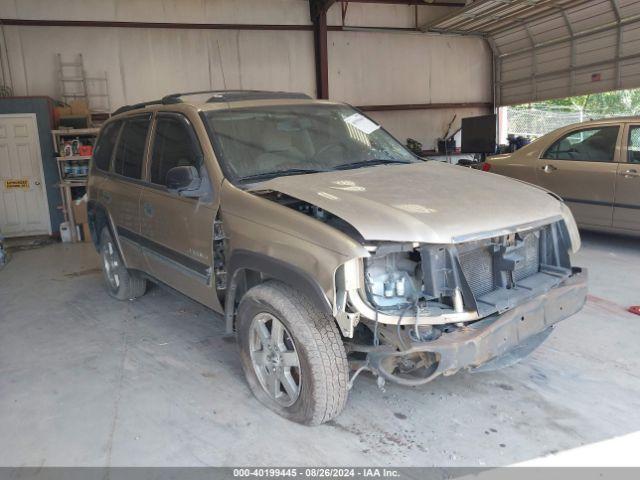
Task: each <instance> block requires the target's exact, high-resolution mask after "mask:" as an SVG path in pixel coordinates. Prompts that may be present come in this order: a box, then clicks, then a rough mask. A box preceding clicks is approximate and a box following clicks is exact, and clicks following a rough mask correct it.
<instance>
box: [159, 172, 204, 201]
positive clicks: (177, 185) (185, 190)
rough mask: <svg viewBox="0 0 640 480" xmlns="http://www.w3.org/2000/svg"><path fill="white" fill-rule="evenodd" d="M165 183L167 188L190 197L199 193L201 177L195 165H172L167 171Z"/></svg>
mask: <svg viewBox="0 0 640 480" xmlns="http://www.w3.org/2000/svg"><path fill="white" fill-rule="evenodd" d="M166 183H167V188H168V189H169V190H174V191H176V192H178V194H180V195H181V196H183V197H191V196H197V194H199V193H200V184H201V183H202V179H201V178H200V174H199V173H198V170H197V169H196V167H193V166H184V167H173V168H172V169H171V170H169V171H168V172H167V182H166ZM196 193H197V194H196ZM193 194H196V195H193Z"/></svg>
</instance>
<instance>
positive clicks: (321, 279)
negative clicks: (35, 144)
mask: <svg viewBox="0 0 640 480" xmlns="http://www.w3.org/2000/svg"><path fill="white" fill-rule="evenodd" d="M88 207H89V217H90V225H91V231H92V234H93V240H94V242H95V245H96V247H97V248H98V250H99V252H100V254H101V258H102V264H103V269H104V276H105V280H106V285H107V288H108V291H109V293H110V294H111V295H112V296H114V297H115V298H118V299H121V300H127V299H133V298H135V297H139V296H141V295H143V294H144V292H145V288H146V282H147V281H148V280H151V281H153V282H156V283H159V284H163V285H166V286H168V287H170V288H172V289H175V290H178V291H180V292H181V293H183V294H186V295H187V296H189V297H191V298H192V299H194V300H196V301H198V302H200V303H202V304H204V305H206V306H208V307H210V308H211V309H212V310H213V311H215V312H218V313H220V314H223V316H224V321H225V322H226V329H227V333H229V334H235V335H236V336H237V339H238V344H239V347H240V358H241V361H242V365H243V368H244V371H245V374H246V377H247V380H248V382H249V385H250V386H251V389H252V390H253V392H254V394H255V395H256V396H257V397H258V399H260V401H262V402H263V403H264V404H265V405H266V406H268V407H269V408H271V409H272V410H274V411H276V412H278V413H279V414H281V415H283V416H284V417H286V418H289V419H291V420H294V421H296V422H300V423H306V424H318V423H322V422H325V421H328V420H330V419H331V418H333V417H335V416H336V415H337V414H338V413H339V412H340V411H341V410H342V409H343V407H344V405H345V402H346V399H347V393H348V390H349V388H350V387H351V385H352V384H353V380H354V379H355V377H356V376H357V375H358V374H359V373H360V372H362V371H365V370H367V371H370V372H371V373H372V374H374V375H376V376H377V377H378V382H379V384H380V385H382V384H384V382H385V381H393V382H397V383H400V384H402V385H411V386H414V385H421V384H424V383H426V382H428V381H430V380H432V379H434V378H435V377H437V376H438V375H451V374H453V373H455V372H457V371H458V370H460V369H470V370H475V369H479V368H483V369H488V368H497V367H500V366H504V365H508V364H510V363H513V362H514V361H516V360H517V359H519V358H521V357H523V356H524V355H526V354H527V353H529V352H530V351H531V350H533V349H534V348H535V347H537V346H538V345H539V344H540V343H541V342H542V341H543V340H544V339H545V338H546V337H547V336H548V335H549V333H550V331H551V329H552V326H553V325H554V324H555V323H557V322H559V321H560V320H562V319H565V318H567V317H569V316H570V315H572V314H574V313H575V312H577V311H578V310H580V308H581V307H582V305H583V304H584V301H585V297H586V291H587V289H586V272H585V271H583V270H581V269H580V268H577V267H573V266H572V265H571V262H570V258H569V254H570V252H571V251H576V250H577V249H578V248H579V246H580V237H579V235H578V231H577V229H576V224H575V222H574V220H573V217H572V215H571V213H570V211H569V209H568V208H567V207H566V206H565V204H564V203H563V202H562V201H561V200H559V199H558V198H557V197H555V196H553V195H550V194H549V193H548V192H546V191H543V190H540V189H539V188H537V187H534V186H530V185H525V184H523V183H521V182H517V181H514V180H510V179H508V178H505V177H502V176H498V175H486V174H484V173H482V172H480V171H476V170H472V169H468V168H461V167H457V166H451V165H446V164H442V163H439V162H433V161H424V160H422V159H419V158H417V157H415V156H414V155H413V154H411V153H410V152H409V151H408V150H407V149H406V148H405V147H404V146H403V145H401V144H400V143H399V142H398V141H397V140H395V139H394V138H393V137H392V136H391V135H390V134H389V133H387V132H386V131H385V130H384V129H383V128H381V127H380V125H378V124H376V123H375V122H374V121H372V120H371V119H369V118H367V117H366V116H364V115H363V114H361V113H360V112H358V111H357V110H355V109H354V108H353V107H350V106H348V105H345V104H341V103H335V102H329V101H318V100H312V99H311V98H309V97H307V96H306V95H301V94H291V93H282V92H257V91H224V92H195V93H189V94H175V95H169V96H167V97H165V98H163V99H162V100H159V101H155V102H149V103H144V104H138V105H132V106H127V107H123V108H121V109H120V110H119V111H118V112H116V114H115V115H114V116H113V117H112V118H111V119H110V120H109V121H108V122H106V123H105V125H104V126H103V128H102V131H101V133H100V137H99V140H98V144H97V147H96V150H95V154H94V157H93V160H92V164H91V171H90V178H89V204H88ZM350 372H352V373H350Z"/></svg>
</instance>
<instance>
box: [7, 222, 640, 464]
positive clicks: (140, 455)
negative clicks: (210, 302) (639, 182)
mask: <svg viewBox="0 0 640 480" xmlns="http://www.w3.org/2000/svg"><path fill="white" fill-rule="evenodd" d="M575 263H576V264H577V265H581V266H585V267H587V268H589V269H590V274H591V282H590V283H591V295H590V297H589V301H588V303H587V305H586V307H585V308H584V310H583V311H582V312H581V313H579V314H577V315H576V316H574V317H573V318H571V319H570V320H567V321H565V322H563V323H561V324H560V325H559V326H558V327H557V329H556V331H555V333H554V334H553V335H552V336H551V338H550V339H549V340H548V341H547V342H546V343H545V344H544V345H543V346H542V347H541V348H540V349H539V350H537V351H536V352H535V353H534V354H533V355H532V356H531V357H530V358H528V359H526V360H525V361H523V362H522V363H520V364H519V365H517V366H514V367H511V368H508V369H505V370H501V371H498V372H492V373H476V374H468V373H463V374H458V375H456V376H454V377H448V378H440V379H438V380H436V381H434V382H433V383H431V384H429V385H427V386H424V387H420V388H414V389H408V388H403V387H400V386H395V385H388V386H387V388H386V392H384V393H382V392H380V391H378V389H377V387H376V384H375V381H374V379H373V377H371V376H368V375H363V376H362V377H360V378H359V379H358V381H357V382H356V385H355V388H354V389H353V390H352V392H351V395H350V399H349V403H348V405H347V409H346V410H345V411H344V413H343V414H342V415H341V416H340V417H338V419H337V420H335V421H334V422H332V423H330V424H327V425H323V426H320V427H313V428H311V427H303V426H300V425H296V424H293V423H289V422H287V421H285V420H283V419H281V418H280V417H278V416H276V415H275V414H272V413H270V412H269V411H267V410H266V409H264V408H263V407H262V406H261V405H260V404H259V403H258V402H257V401H256V400H255V399H254V398H253V396H252V395H251V394H250V392H249V389H248V388H247V385H246V383H245V381H244V377H243V374H242V371H241V368H240V364H239V361H238V355H237V351H236V345H235V344H234V343H230V342H228V341H225V340H223V339H222V338H221V336H220V334H221V332H222V323H221V321H220V319H219V318H217V317H216V316H215V315H213V314H212V313H211V312H209V311H207V310H206V309H204V308H203V307H201V306H199V305H197V304H194V303H191V302H189V301H187V300H185V299H183V298H178V297H176V296H174V295H172V294H169V293H166V292H165V291H163V290H160V289H158V288H152V289H151V290H150V292H149V293H148V294H147V295H146V296H144V297H143V298H141V299H139V300H137V301H135V302H118V301H115V300H112V299H111V298H110V297H109V296H108V295H107V293H106V291H105V289H104V288H103V283H102V276H101V272H100V271H99V270H98V267H97V266H98V257H97V255H96V253H95V252H94V251H93V250H92V247H91V246H90V245H87V244H78V245H62V244H55V245H49V246H45V247H42V248H39V249H35V250H29V251H19V252H16V253H15V254H14V256H13V259H12V260H11V262H10V263H9V264H8V265H7V266H6V267H5V268H4V269H2V270H0V432H2V434H1V435H0V466H23V465H29V466H35V465H47V466H52V465H64V466H69V465H83V466H104V465H118V466H122V465H179V466H187V465H196V466H199V465H238V464H242V465H247V464H258V465H280V466H282V465H360V466H365V465H393V466H430V465H438V466H459V465H469V466H478V465H489V466H491V465H507V464H512V463H516V462H522V461H526V460H530V459H533V458H536V457H540V456H543V455H548V454H550V453H554V452H560V451H563V450H566V449H570V448H573V447H578V446H580V445H586V444H592V443H594V442H598V441H602V440H606V439H610V438H613V437H617V436H620V435H623V434H628V433H631V432H636V431H638V430H640V374H639V373H638V372H640V348H638V345H639V343H640V317H638V316H635V315H632V314H629V313H627V312H626V311H625V307H626V306H628V305H631V304H640V293H639V287H640V269H639V268H638V266H639V265H640V249H639V248H638V240H632V239H625V238H616V237H608V236H604V235H596V234H588V233H585V234H584V237H583V249H582V251H581V252H580V253H579V254H578V255H577V258H576V259H575Z"/></svg>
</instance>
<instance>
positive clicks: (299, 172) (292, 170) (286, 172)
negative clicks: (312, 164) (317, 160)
mask: <svg viewBox="0 0 640 480" xmlns="http://www.w3.org/2000/svg"><path fill="white" fill-rule="evenodd" d="M329 171H330V170H318V169H314V168H289V169H287V170H277V171H275V172H263V173H256V174H255V175H247V176H246V177H240V181H243V182H244V181H247V180H249V181H251V180H265V179H269V178H274V177H284V176H287V175H303V174H305V173H320V172H329Z"/></svg>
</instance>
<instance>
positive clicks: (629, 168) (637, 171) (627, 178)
mask: <svg viewBox="0 0 640 480" xmlns="http://www.w3.org/2000/svg"><path fill="white" fill-rule="evenodd" d="M628 130H629V132H628V134H625V139H626V149H625V150H626V155H624V157H625V158H624V159H623V162H621V163H619V164H618V172H617V173H618V174H617V175H616V198H615V206H614V209H613V226H614V227H615V228H621V229H625V230H634V231H640V125H630V126H629V127H628Z"/></svg>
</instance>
